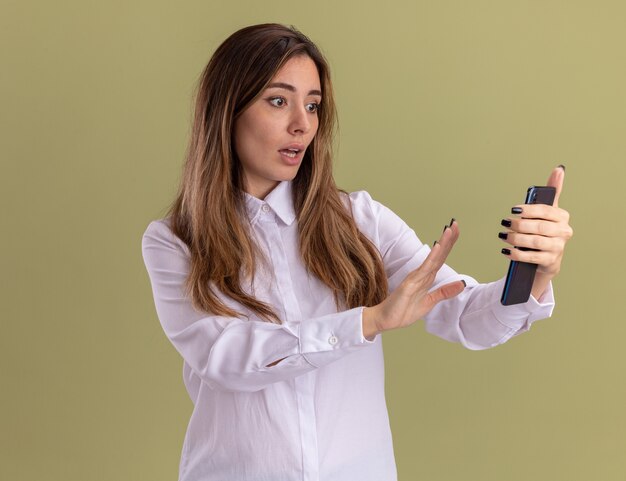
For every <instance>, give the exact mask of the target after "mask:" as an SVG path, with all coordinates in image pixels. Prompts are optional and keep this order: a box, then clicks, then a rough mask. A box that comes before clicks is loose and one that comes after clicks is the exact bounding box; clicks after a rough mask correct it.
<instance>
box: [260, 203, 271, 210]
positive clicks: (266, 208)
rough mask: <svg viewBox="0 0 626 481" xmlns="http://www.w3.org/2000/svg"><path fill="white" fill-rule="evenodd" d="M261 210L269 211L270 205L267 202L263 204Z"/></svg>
mask: <svg viewBox="0 0 626 481" xmlns="http://www.w3.org/2000/svg"><path fill="white" fill-rule="evenodd" d="M261 210H262V211H263V212H269V211H270V206H269V205H267V204H263V207H261Z"/></svg>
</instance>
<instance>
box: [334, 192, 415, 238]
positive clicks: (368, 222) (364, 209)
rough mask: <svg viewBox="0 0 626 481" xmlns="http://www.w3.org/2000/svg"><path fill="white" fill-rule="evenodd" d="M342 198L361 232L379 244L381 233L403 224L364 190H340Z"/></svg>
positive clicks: (383, 233) (393, 229)
mask: <svg viewBox="0 0 626 481" xmlns="http://www.w3.org/2000/svg"><path fill="white" fill-rule="evenodd" d="M342 199H343V200H344V202H345V203H346V206H347V207H348V209H349V211H350V212H351V213H352V217H353V218H354V221H355V223H356V225H357V227H358V228H359V230H360V231H361V232H363V234H365V235H367V236H368V237H369V238H370V239H372V240H373V241H374V242H375V243H376V245H380V242H381V235H383V236H384V235H385V234H386V232H389V230H390V229H391V230H392V231H395V230H396V229H395V228H394V227H396V225H397V226H399V225H400V223H402V224H403V222H402V220H401V219H400V218H399V217H398V216H397V215H396V214H395V213H394V212H393V211H391V210H390V209H389V208H388V207H386V206H385V205H384V204H383V203H381V202H379V201H378V200H376V199H374V198H373V197H372V196H371V195H370V193H369V192H368V191H366V190H357V191H354V192H349V193H346V192H342Z"/></svg>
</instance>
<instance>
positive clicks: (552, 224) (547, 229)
mask: <svg viewBox="0 0 626 481" xmlns="http://www.w3.org/2000/svg"><path fill="white" fill-rule="evenodd" d="M564 178H565V167H563V166H558V167H556V168H555V169H554V170H553V171H552V173H551V174H550V177H549V178H548V183H547V185H549V186H552V187H555V188H556V195H555V197H554V203H553V205H545V204H521V205H516V206H514V207H513V209H511V212H512V213H517V214H519V217H510V218H508V219H503V220H502V225H503V226H505V227H508V229H509V230H508V232H501V233H500V234H499V237H500V238H501V239H502V240H504V242H507V243H508V244H511V245H512V246H517V247H528V248H531V249H536V250H534V251H523V250H520V249H514V248H505V249H502V253H503V254H504V255H506V256H507V257H508V258H510V259H511V260H515V261H522V262H530V263H533V264H538V267H537V274H536V275H535V282H534V284H533V289H532V294H533V296H534V297H535V299H538V298H539V297H540V296H541V295H542V294H543V292H544V291H545V289H546V287H547V286H548V283H549V282H550V280H551V279H552V278H553V277H554V276H556V275H557V274H558V273H559V271H560V270H561V261H562V260H563V252H564V250H565V244H566V243H567V241H568V240H570V239H571V238H572V235H573V234H574V231H573V230H572V227H571V226H570V225H569V218H570V216H569V212H567V211H566V210H564V209H561V208H560V207H559V196H560V195H561V191H562V190H563V179H564ZM520 209H521V210H520Z"/></svg>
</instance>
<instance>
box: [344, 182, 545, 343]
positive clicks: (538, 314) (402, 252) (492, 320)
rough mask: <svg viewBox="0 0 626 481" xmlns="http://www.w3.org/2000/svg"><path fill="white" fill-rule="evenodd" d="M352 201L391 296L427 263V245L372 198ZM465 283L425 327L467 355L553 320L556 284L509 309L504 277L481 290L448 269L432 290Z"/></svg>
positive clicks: (362, 193)
mask: <svg viewBox="0 0 626 481" xmlns="http://www.w3.org/2000/svg"><path fill="white" fill-rule="evenodd" d="M350 196H351V200H352V204H353V211H354V213H355V218H356V219H358V222H357V223H358V224H360V228H361V229H362V230H363V231H364V232H366V233H367V234H368V235H369V237H370V238H371V239H372V240H373V241H374V242H375V243H376V245H377V246H378V247H379V250H380V252H381V255H382V258H383V263H384V265H385V272H386V274H387V278H388V281H389V290H390V292H393V291H394V290H395V289H396V288H397V287H398V285H399V284H400V283H401V282H402V281H403V280H404V278H405V277H406V276H407V274H408V273H409V272H411V271H412V270H414V269H417V268H418V267H419V266H420V265H421V264H422V262H424V259H426V257H427V256H428V253H429V252H430V247H429V246H427V245H426V244H423V243H422V242H421V241H420V240H419V238H418V237H417V235H416V234H415V232H414V231H413V229H411V228H410V227H409V226H408V225H407V224H406V223H405V222H404V221H403V220H402V219H401V218H400V217H399V216H398V215H396V214H395V213H394V212H393V211H391V210H390V209H389V208H387V207H386V206H384V205H383V204H381V203H380V202H377V201H375V200H373V199H372V198H371V196H370V195H369V194H368V193H367V192H365V191H358V192H353V193H352V194H350ZM461 279H462V280H464V281H465V282H466V284H467V287H466V288H465V290H464V291H463V292H462V293H461V294H459V295H458V296H456V297H454V298H452V299H448V300H445V301H442V302H440V303H438V304H437V305H436V306H435V307H434V308H433V309H432V310H431V311H430V312H429V313H428V314H426V316H424V322H425V327H426V330H427V331H428V332H430V333H432V334H435V335H436V336H439V337H441V338H443V339H446V340H448V341H451V342H458V343H461V344H462V345H463V346H465V347H466V348H468V349H473V350H478V349H487V348H490V347H494V346H497V345H499V344H502V343H504V342H506V341H507V340H509V339H510V338H511V337H513V336H515V335H518V334H521V333H522V332H525V331H527V330H528V329H530V326H531V324H532V323H533V322H534V321H536V320H539V319H544V318H546V317H550V316H551V315H552V310H553V308H554V294H553V290H552V283H550V284H549V286H548V288H547V289H546V291H545V292H544V293H543V295H542V296H541V298H540V299H535V298H534V297H532V296H531V298H530V299H529V300H528V301H527V302H526V303H524V304H516V305H512V306H504V305H502V304H501V303H500V296H501V294H502V288H503V286H504V281H505V278H504V277H503V278H502V279H499V280H498V281H495V282H491V283H486V284H481V283H478V282H477V281H476V280H475V279H474V278H472V277H470V276H467V275H463V274H458V273H457V272H456V271H454V269H452V268H451V267H450V266H448V265H446V264H444V265H443V266H442V267H441V269H440V270H439V272H438V273H437V276H436V278H435V281H434V283H433V286H432V289H433V290H434V289H437V288H438V287H440V286H442V285H444V284H447V283H450V282H454V281H457V280H461Z"/></svg>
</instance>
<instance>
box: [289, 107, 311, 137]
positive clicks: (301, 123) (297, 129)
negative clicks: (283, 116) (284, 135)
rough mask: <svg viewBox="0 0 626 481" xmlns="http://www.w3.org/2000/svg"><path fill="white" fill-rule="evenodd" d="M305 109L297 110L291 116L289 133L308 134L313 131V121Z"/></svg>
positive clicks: (299, 108)
mask: <svg viewBox="0 0 626 481" xmlns="http://www.w3.org/2000/svg"><path fill="white" fill-rule="evenodd" d="M309 115H311V114H309V113H308V112H307V111H306V109H305V108H304V107H298V108H295V109H294V110H293V112H292V114H291V119H290V124H289V131H290V132H291V133H295V134H297V133H302V134H306V133H307V132H308V131H309V130H310V129H311V119H310V118H309Z"/></svg>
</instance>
